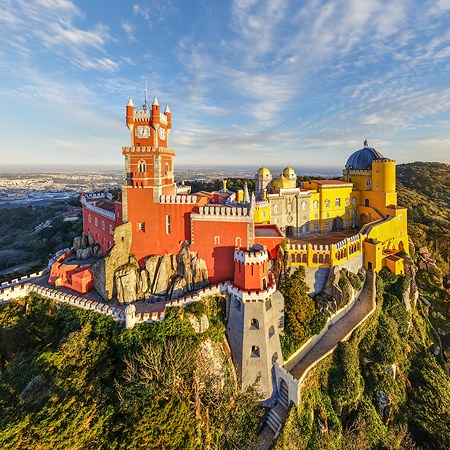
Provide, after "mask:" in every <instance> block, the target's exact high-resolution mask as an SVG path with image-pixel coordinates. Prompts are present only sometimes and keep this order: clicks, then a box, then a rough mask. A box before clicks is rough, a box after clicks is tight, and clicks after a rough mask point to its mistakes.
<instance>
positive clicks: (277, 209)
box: [273, 205, 280, 214]
mask: <svg viewBox="0 0 450 450" xmlns="http://www.w3.org/2000/svg"><path fill="white" fill-rule="evenodd" d="M279 210H280V208H279V207H278V205H274V207H273V212H274V213H275V214H277V213H278V211H279Z"/></svg>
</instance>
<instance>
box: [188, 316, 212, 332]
mask: <svg viewBox="0 0 450 450" xmlns="http://www.w3.org/2000/svg"><path fill="white" fill-rule="evenodd" d="M186 319H187V320H189V322H190V323H191V325H192V327H193V328H194V330H195V332H196V333H197V334H201V333H204V332H205V331H206V330H207V329H208V328H209V320H208V317H207V316H206V314H203V315H202V316H201V317H200V318H197V317H196V316H194V315H193V314H186Z"/></svg>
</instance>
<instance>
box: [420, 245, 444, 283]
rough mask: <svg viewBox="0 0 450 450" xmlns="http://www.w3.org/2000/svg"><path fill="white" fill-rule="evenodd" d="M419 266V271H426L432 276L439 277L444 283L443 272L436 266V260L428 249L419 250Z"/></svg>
mask: <svg viewBox="0 0 450 450" xmlns="http://www.w3.org/2000/svg"><path fill="white" fill-rule="evenodd" d="M417 265H418V266H419V269H422V270H426V271H427V272H430V273H431V274H433V275H435V276H437V277H439V278H440V279H441V282H442V272H441V270H440V269H439V267H438V266H437V265H436V260H435V259H434V257H433V255H432V254H431V252H430V251H429V250H428V248H427V247H421V248H419V257H418V258H417Z"/></svg>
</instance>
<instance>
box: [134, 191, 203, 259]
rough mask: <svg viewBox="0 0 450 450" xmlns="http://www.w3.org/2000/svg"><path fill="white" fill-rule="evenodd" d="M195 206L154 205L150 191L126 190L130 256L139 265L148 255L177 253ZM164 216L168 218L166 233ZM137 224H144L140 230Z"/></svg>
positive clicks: (188, 230) (184, 237)
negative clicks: (131, 236) (130, 232)
mask: <svg viewBox="0 0 450 450" xmlns="http://www.w3.org/2000/svg"><path fill="white" fill-rule="evenodd" d="M203 202H206V200H203ZM197 206H198V204H192V203H191V204H189V203H187V204H185V203H181V204H179V203H177V204H164V203H162V204H159V203H156V204H155V203H153V191H152V190H151V189H128V220H129V221H130V222H132V223H133V241H132V244H131V253H132V254H134V255H135V256H136V258H137V259H138V261H139V264H140V265H141V266H142V265H143V264H144V263H145V257H147V256H149V255H156V254H158V255H163V254H166V253H172V254H177V253H178V252H179V251H180V249H181V242H183V241H185V240H189V239H190V235H191V231H190V213H191V212H192V210H193V209H194V208H196V207H197ZM167 216H169V217H170V234H169V233H168V231H169V230H168V228H167V220H168V219H167ZM140 224H144V225H143V227H144V230H141V225H140Z"/></svg>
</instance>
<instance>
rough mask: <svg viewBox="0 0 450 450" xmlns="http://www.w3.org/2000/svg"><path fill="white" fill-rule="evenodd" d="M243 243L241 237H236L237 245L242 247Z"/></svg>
mask: <svg viewBox="0 0 450 450" xmlns="http://www.w3.org/2000/svg"><path fill="white" fill-rule="evenodd" d="M219 243H220V240H219ZM241 245H242V240H241V238H240V237H237V238H236V247H240V246H241Z"/></svg>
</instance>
